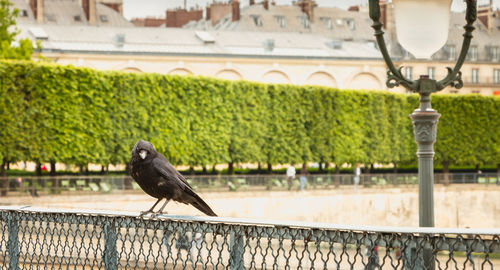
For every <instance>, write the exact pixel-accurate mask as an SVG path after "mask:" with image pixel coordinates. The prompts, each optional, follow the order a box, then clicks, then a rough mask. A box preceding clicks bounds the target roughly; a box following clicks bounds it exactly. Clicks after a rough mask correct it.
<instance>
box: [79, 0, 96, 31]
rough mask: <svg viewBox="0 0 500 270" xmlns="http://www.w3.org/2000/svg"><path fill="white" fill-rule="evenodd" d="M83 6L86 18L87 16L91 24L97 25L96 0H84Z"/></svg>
mask: <svg viewBox="0 0 500 270" xmlns="http://www.w3.org/2000/svg"><path fill="white" fill-rule="evenodd" d="M82 8H83V12H84V13H85V18H87V21H88V22H89V24H90V25H96V21H97V15H96V12H97V11H96V0H82Z"/></svg>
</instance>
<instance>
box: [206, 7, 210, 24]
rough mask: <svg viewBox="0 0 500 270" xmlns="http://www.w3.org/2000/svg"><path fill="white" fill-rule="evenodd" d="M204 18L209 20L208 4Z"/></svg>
mask: <svg viewBox="0 0 500 270" xmlns="http://www.w3.org/2000/svg"><path fill="white" fill-rule="evenodd" d="M205 19H206V20H207V21H210V6H208V7H207V8H206V16H205Z"/></svg>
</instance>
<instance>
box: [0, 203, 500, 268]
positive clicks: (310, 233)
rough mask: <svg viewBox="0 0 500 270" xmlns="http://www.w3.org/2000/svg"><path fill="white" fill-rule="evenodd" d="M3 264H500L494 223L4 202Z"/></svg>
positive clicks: (0, 217)
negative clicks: (352, 220) (409, 223)
mask: <svg viewBox="0 0 500 270" xmlns="http://www.w3.org/2000/svg"><path fill="white" fill-rule="evenodd" d="M0 268H1V269H9V270H11V269H145V268H146V269H495V268H497V269H500V230H471V229H461V230H458V229H448V230H446V229H434V228H376V227H372V228H369V227H358V228H355V227H332V226H331V225H323V224H305V223H276V222H274V223H273V222H264V221H249V220H241V219H231V218H213V217H187V216H186V217H179V216H161V217H159V218H139V217H137V216H135V215H131V214H130V213H128V214H127V213H111V212H86V213H81V212H80V213H76V212H62V211H55V210H53V211H50V210H46V209H38V210H37V209H33V208H32V209H24V210H16V209H15V208H12V207H11V208H9V207H3V208H0Z"/></svg>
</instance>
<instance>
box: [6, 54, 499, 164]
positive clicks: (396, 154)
mask: <svg viewBox="0 0 500 270" xmlns="http://www.w3.org/2000/svg"><path fill="white" fill-rule="evenodd" d="M0 79H1V81H0V83H1V85H0V127H1V128H0V157H2V158H3V159H4V161H11V162H15V161H20V160H33V161H38V162H49V161H57V162H64V163H69V164H77V165H84V164H87V163H97V164H117V163H127V162H128V161H129V158H130V150H131V148H132V146H133V145H134V143H135V142H136V141H137V140H138V139H145V140H149V141H151V142H152V143H153V144H154V145H155V147H156V148H157V149H158V151H160V152H161V153H163V154H165V156H166V157H167V158H169V159H170V160H171V162H172V163H174V164H185V165H190V166H194V165H213V164H218V163H241V162H260V163H262V164H266V163H268V164H279V163H301V162H304V161H320V162H335V163H338V164H340V163H346V162H347V163H354V162H361V163H391V162H396V163H407V162H413V161H415V159H416V157H415V152H416V147H415V143H414V142H413V131H412V129H413V128H412V125H411V121H410V119H409V117H408V115H409V114H410V113H411V112H412V111H413V110H414V109H415V108H416V107H417V103H418V99H417V96H416V95H400V94H391V93H386V92H378V91H346V90H337V89H330V88H324V87H313V86H293V85H272V84H269V85H268V84H260V83H254V82H247V81H236V82H231V81H224V80H217V79H211V78H203V77H180V76H166V75H159V74H130V73H119V72H102V71H96V70H91V69H85V68H75V67H71V66H57V65H52V64H38V63H33V62H10V61H3V62H0ZM433 105H434V107H435V108H436V109H437V110H438V111H439V112H440V113H441V114H442V117H441V119H440V122H439V126H438V142H437V144H436V152H437V155H436V160H437V161H439V162H449V163H450V164H497V163H500V146H499V142H500V128H499V127H500V117H499V115H500V99H498V98H494V97H483V96H446V95H434V96H433Z"/></svg>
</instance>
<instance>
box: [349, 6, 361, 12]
mask: <svg viewBox="0 0 500 270" xmlns="http://www.w3.org/2000/svg"><path fill="white" fill-rule="evenodd" d="M347 11H353V12H359V6H350V7H349V9H347Z"/></svg>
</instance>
